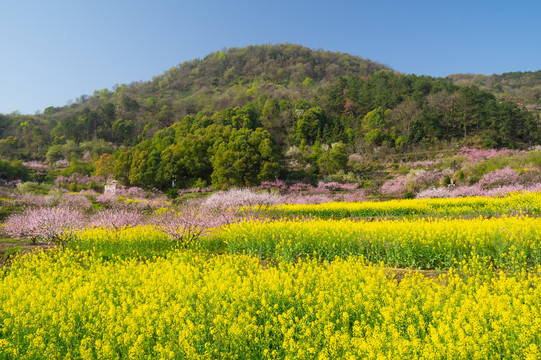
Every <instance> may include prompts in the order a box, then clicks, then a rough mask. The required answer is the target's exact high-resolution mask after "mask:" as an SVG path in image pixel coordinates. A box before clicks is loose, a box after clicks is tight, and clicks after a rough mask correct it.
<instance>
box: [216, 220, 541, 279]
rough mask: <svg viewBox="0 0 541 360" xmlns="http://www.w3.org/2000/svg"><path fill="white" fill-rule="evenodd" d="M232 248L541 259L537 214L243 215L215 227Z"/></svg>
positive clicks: (421, 263)
mask: <svg viewBox="0 0 541 360" xmlns="http://www.w3.org/2000/svg"><path fill="white" fill-rule="evenodd" d="M217 237H219V238H220V239H221V240H222V241H224V242H225V243H226V244H227V248H228V251H229V252H231V253H243V252H245V253H251V254H254V255H258V256H260V257H262V258H274V259H281V260H286V261H292V260H295V259H297V258H299V257H307V256H312V257H319V258H322V259H327V260H331V259H334V257H335V256H340V257H347V256H350V255H363V256H364V257H365V258H366V259H368V260H369V261H372V262H376V263H379V262H380V261H383V262H384V263H385V264H386V265H388V266H397V267H414V268H418V269H442V268H449V267H451V266H454V265H456V263H457V261H461V260H464V259H470V258H471V257H473V256H475V255H478V256H481V257H489V258H490V259H491V260H492V261H493V262H494V265H495V266H496V267H498V268H503V269H507V270H517V269H520V268H522V267H532V266H536V265H540V264H541V218H531V217H522V216H521V217H501V218H490V219H486V218H475V219H455V218H445V219H442V218H436V219H405V220H386V221H372V222H371V221H353V220H329V219H327V220H322V219H311V220H310V219H308V220H304V221H303V220H295V221H292V220H287V219H281V220H277V221H263V222H261V221H245V222H241V223H238V224H232V225H231V226H230V227H228V228H224V230H223V231H222V232H220V233H218V235H217Z"/></svg>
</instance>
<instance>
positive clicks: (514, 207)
mask: <svg viewBox="0 0 541 360" xmlns="http://www.w3.org/2000/svg"><path fill="white" fill-rule="evenodd" d="M266 211H267V212H269V213H273V214H278V215H289V216H321V217H334V218H344V217H383V216H418V215H454V216H456V215H472V214H485V215H494V214H522V213H529V214H532V213H536V212H539V211H541V193H535V192H533V193H515V194H511V195H508V196H503V197H464V198H455V199H412V200H390V201H383V202H372V201H363V202H330V203H323V204H309V205H303V204H286V205H277V206H275V207H272V208H269V209H267V210H266Z"/></svg>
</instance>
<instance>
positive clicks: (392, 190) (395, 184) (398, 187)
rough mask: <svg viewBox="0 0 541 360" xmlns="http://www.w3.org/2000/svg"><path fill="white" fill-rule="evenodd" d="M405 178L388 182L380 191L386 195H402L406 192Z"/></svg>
mask: <svg viewBox="0 0 541 360" xmlns="http://www.w3.org/2000/svg"><path fill="white" fill-rule="evenodd" d="M403 183H404V177H402V176H399V177H398V178H396V179H392V180H388V181H386V182H385V183H383V185H381V188H380V191H381V193H382V194H385V195H400V194H402V193H403V192H404V191H406V187H405V186H404V184H403Z"/></svg>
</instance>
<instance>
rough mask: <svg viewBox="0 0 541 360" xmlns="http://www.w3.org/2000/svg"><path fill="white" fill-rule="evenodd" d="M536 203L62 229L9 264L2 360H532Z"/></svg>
mask: <svg viewBox="0 0 541 360" xmlns="http://www.w3.org/2000/svg"><path fill="white" fill-rule="evenodd" d="M539 200H541V196H540V195H539V194H530V195H528V194H522V195H519V194H517V195H513V196H509V197H503V198H487V199H481V198H465V199H447V200H437V201H435V200H430V201H429V200H412V201H392V202H380V203H328V204H321V205H316V206H314V205H281V206H280V207H278V208H277V209H278V210H277V209H276V208H275V209H274V210H272V209H271V208H270V207H267V208H265V207H262V208H261V209H262V210H261V212H262V213H260V214H259V216H257V217H256V218H257V219H255V220H248V219H247V218H244V219H241V220H237V221H232V222H227V223H220V225H216V227H215V228H214V229H213V230H212V231H207V232H205V233H204V236H202V237H201V238H198V239H197V241H194V242H191V243H189V244H186V243H181V242H179V241H174V239H172V238H171V236H170V233H168V232H167V231H166V229H165V228H163V227H161V225H157V224H158V223H155V224H139V225H133V226H123V227H117V228H111V227H106V226H94V227H88V228H82V229H78V230H74V231H70V232H66V233H65V234H64V236H65V238H64V239H63V240H62V242H61V243H62V245H63V247H59V248H55V249H49V250H46V251H38V252H36V253H31V254H26V255H23V256H21V257H19V258H16V259H14V260H13V261H12V262H11V264H10V266H6V267H4V268H1V269H0V359H121V358H130V359H132V358H133V359H360V358H362V359H364V358H366V359H514V358H516V359H538V358H540V357H541V236H540V234H541V218H538V217H536V216H535V215H536V214H535V212H536V209H537V207H538V206H539V205H538V204H539ZM363 207H364V208H365V209H368V208H370V207H372V209H380V210H377V211H380V212H379V213H377V214H379V215H374V214H375V212H374V211H376V210H370V211H371V212H368V210H359V209H362V208H363ZM313 209H320V210H317V211H320V212H314V210H313ZM340 209H342V210H340ZM344 209H346V210H344ZM353 209H357V210H353ZM408 209H409V210H408ZM411 209H417V210H415V211H416V212H413V211H412V210H411ZM162 211H163V210H162ZM269 211H274V213H273V214H271V215H272V217H271V218H270V219H265V217H264V213H266V214H268V212H269ZM344 211H347V213H345V212H344ZM355 211H357V212H355ZM279 212H281V213H282V214H283V215H284V216H285V217H284V218H280V217H278V218H276V216H277V214H278V213H279ZM243 214H244V215H245V214H246V211H243ZM415 214H416V215H415ZM450 214H451V215H469V216H468V217H466V218H462V217H461V216H455V217H452V216H443V217H442V216H436V217H431V216H432V215H450ZM479 214H484V215H487V214H490V215H494V216H490V217H487V216H479ZM291 215H293V218H292V217H291ZM303 215H305V216H309V217H308V218H302V216H303ZM317 215H321V216H322V217H323V218H318V217H317ZM419 215H423V216H419ZM425 215H430V216H425ZM342 216H343V217H351V218H356V217H361V218H362V217H373V216H393V219H391V220H387V219H365V220H362V219H339V218H340V217H342ZM400 216H404V217H402V218H400ZM169 230H170V229H169ZM177 230H178V229H177ZM181 232H182V231H180V230H179V231H178V232H177V233H181ZM419 270H425V271H419ZM436 274H438V275H439V276H436Z"/></svg>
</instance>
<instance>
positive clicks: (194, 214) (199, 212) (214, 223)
mask: <svg viewBox="0 0 541 360" xmlns="http://www.w3.org/2000/svg"><path fill="white" fill-rule="evenodd" d="M235 219H236V217H235V216H234V214H233V213H231V212H225V213H223V214H221V215H220V216H217V214H216V212H215V211H214V210H213V209H211V208H209V207H205V206H197V205H195V204H189V205H188V206H184V207H182V208H181V209H179V210H178V211H168V212H165V213H163V214H161V215H159V216H157V217H155V218H154V219H153V220H152V222H151V223H152V224H154V225H156V226H158V227H159V228H160V229H161V230H162V231H164V232H165V233H167V235H168V236H169V238H170V239H171V240H172V241H175V242H178V243H179V244H180V245H181V246H182V247H184V248H187V247H189V246H190V245H192V244H194V243H195V242H197V240H198V239H199V238H200V237H201V236H204V235H206V234H208V233H209V232H210V231H211V230H212V229H215V228H220V227H222V226H224V225H228V224H230V223H231V222H233V221H235Z"/></svg>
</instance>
